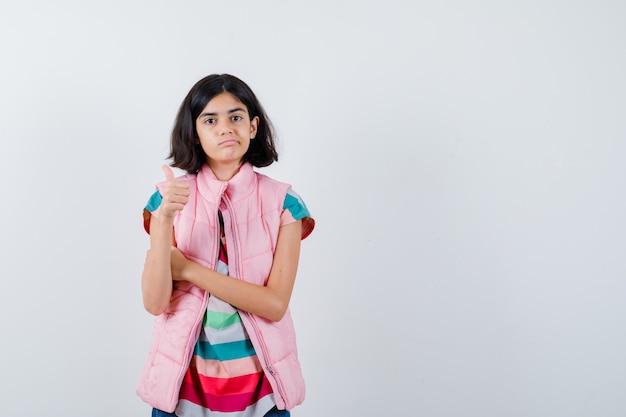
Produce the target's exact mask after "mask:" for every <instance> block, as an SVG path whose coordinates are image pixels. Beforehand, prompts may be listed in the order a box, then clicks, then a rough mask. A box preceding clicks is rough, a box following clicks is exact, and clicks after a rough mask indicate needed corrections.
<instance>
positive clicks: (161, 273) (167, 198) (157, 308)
mask: <svg viewBox="0 0 626 417" xmlns="http://www.w3.org/2000/svg"><path fill="white" fill-rule="evenodd" d="M166 168H167V167H164V172H165V175H166V177H167V185H166V187H165V189H164V192H163V199H162V201H161V205H160V206H159V215H158V216H155V215H153V216H151V219H150V249H149V250H148V253H147V254H146V261H145V264H144V268H143V274H142V276H141V291H142V295H143V304H144V307H145V309H146V310H147V311H148V312H149V313H151V314H154V315H155V316H158V315H159V314H161V313H163V311H165V309H166V308H167V307H168V306H169V303H170V298H171V296H172V272H171V271H172V268H171V261H170V259H171V256H170V250H171V249H170V248H171V247H172V242H173V236H172V234H173V225H174V217H175V216H176V213H178V211H180V210H181V209H182V208H183V207H184V205H185V204H187V200H188V197H189V184H188V183H187V182H186V181H176V180H174V174H173V173H172V171H171V170H170V169H169V168H167V169H166Z"/></svg>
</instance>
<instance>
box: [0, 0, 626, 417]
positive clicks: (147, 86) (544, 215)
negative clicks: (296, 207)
mask: <svg viewBox="0 0 626 417" xmlns="http://www.w3.org/2000/svg"><path fill="white" fill-rule="evenodd" d="M625 19H626V3H624V2H623V1H618V0H615V1H607V0H605V1H601V0H597V1H565V0H563V1H557V0H543V1H533V0H531V1H521V0H512V1H496V0H493V1H488V0H482V1H481V0H479V1H472V2H470V1H461V0H454V1H435V0H430V1H399V0H386V1H343V2H340V1H329V0H316V1H308V2H304V1H261V0H256V1H241V2H231V1H212V0H204V1H151V2H148V1H145V2H144V1H100V2H86V1H68V0H62V1H43V0H37V1H19V2H18V1H17V0H14V1H3V2H2V4H1V5H0V46H1V49H0V62H1V63H0V140H1V146H0V155H1V163H0V176H1V177H2V181H1V182H0V184H1V193H2V198H1V201H0V210H1V212H0V213H1V215H2V222H1V223H0V236H1V238H2V246H1V257H2V258H1V264H0V265H1V268H2V272H1V277H2V278H1V279H2V290H1V293H0V294H1V295H2V302H0V337H1V339H0V340H1V345H0V349H1V350H0V353H1V355H0V415H2V416H7V417H9V416H10V417H17V416H28V417H31V416H42V415H46V416H59V417H61V416H63V417H66V416H81V417H83V416H94V417H97V416H102V417H105V416H106V417H109V416H116V417H123V416H148V415H149V407H148V406H147V405H145V404H143V403H142V402H141V401H140V400H139V399H138V398H137V397H136V396H135V393H134V389H135V385H136V382H137V379H138V375H139V372H140V369H141V366H142V363H143V360H144V358H145V354H146V351H147V348H148V342H149V337H150V332H151V327H152V321H153V319H152V317H151V316H150V315H149V314H148V313H147V312H145V311H144V310H143V307H142V301H141V294H140V285H139V284H140V283H139V281H140V275H141V270H142V266H143V259H144V254H145V250H146V249H147V247H148V239H147V235H146V234H145V233H144V232H143V230H142V225H141V209H142V208H143V206H144V204H145V203H146V201H147V199H148V197H149V195H150V194H151V192H152V191H153V189H154V188H153V187H154V184H155V183H156V182H158V181H161V179H162V173H161V169H160V166H161V165H162V164H163V163H164V162H165V161H164V159H165V157H166V155H167V151H168V147H169V144H168V137H169V133H170V129H171V126H172V122H173V120H174V117H175V113H176V110H177V108H178V106H179V104H180V102H181V101H182V99H183V97H184V96H185V94H186V93H187V91H188V90H189V88H191V86H192V85H193V84H194V83H195V82H196V81H197V80H198V79H200V78H202V77H204V76H205V75H208V74H210V73H216V72H217V73H222V72H227V73H232V74H235V75H237V76H239V77H241V78H242V79H243V80H245V81H246V82H247V83H248V84H249V85H250V86H251V87H252V88H253V89H254V91H255V92H256V93H257V95H258V97H259V98H260V100H261V102H262V103H263V104H264V106H265V108H266V110H267V112H268V113H269V115H270V117H271V118H272V120H273V121H274V123H275V124H276V127H277V130H278V133H279V137H280V150H281V156H280V161H279V163H278V164H276V165H274V166H272V167H270V169H265V170H264V171H263V172H265V173H268V174H270V175H272V176H273V177H275V178H277V179H279V180H283V181H286V182H290V183H291V184H293V186H294V188H295V189H296V190H297V191H298V192H299V193H300V194H301V195H302V196H303V198H304V199H305V201H306V202H307V203H308V205H309V208H310V210H311V212H312V213H313V215H314V217H315V218H316V220H317V228H316V230H315V232H314V233H313V234H312V235H311V237H310V238H309V239H307V240H306V241H305V242H304V243H303V248H302V261H301V265H300V271H299V275H298V279H297V283H296V289H295V293H294V296H293V299H292V311H293V314H294V318H295V320H296V325H297V330H298V339H299V345H300V356H301V361H302V365H303V369H304V372H305V377H306V380H307V387H308V397H307V400H306V401H305V403H304V404H303V405H302V406H300V407H298V408H296V409H295V410H294V413H293V415H294V416H297V417H313V416H315V417H317V416H350V417H352V416H391V415H402V416H464V417H468V416H480V417H502V416H507V417H508V416H524V417H526V416H533V417H540V416H545V417H555V416H564V417H565V416H567V417H576V416H594V417H595V416H603V417H606V416H623V415H625V414H626V397H625V396H624V388H625V387H626V362H625V359H624V358H625V353H624V352H626V336H625V333H624V327H625V325H626V307H625V301H626V299H625V298H626V297H625V291H626V282H625V278H626V263H625V255H624V253H625V250H626V241H625V235H626V221H625V219H624V214H625V210H626V198H625V196H624V190H625V185H626V184H625V183H626V175H625V174H626V172H625V171H626V169H625V167H624V165H625V164H624V159H625V155H624V152H625V151H626V144H625V141H624V139H625V134H626V122H625V115H626V81H625V79H626V77H625V76H624V74H626V48H625V46H624V45H625V41H626V25H625V24H624V22H625Z"/></svg>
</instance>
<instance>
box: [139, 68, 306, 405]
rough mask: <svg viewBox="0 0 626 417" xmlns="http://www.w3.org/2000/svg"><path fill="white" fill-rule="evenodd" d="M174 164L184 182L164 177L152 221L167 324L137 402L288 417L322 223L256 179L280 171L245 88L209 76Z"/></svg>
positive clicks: (158, 331)
mask: <svg viewBox="0 0 626 417" xmlns="http://www.w3.org/2000/svg"><path fill="white" fill-rule="evenodd" d="M169 158H170V159H172V161H173V162H172V166H174V167H177V168H180V169H183V170H185V171H187V174H186V175H184V176H182V177H180V178H174V175H173V173H172V171H171V169H170V168H169V167H167V166H164V167H163V171H164V174H165V179H166V180H165V181H164V182H161V183H159V184H158V185H157V190H156V191H155V192H154V194H153V195H152V197H151V198H150V199H149V201H148V204H147V206H146V208H145V209H144V227H145V228H146V231H148V232H149V234H150V249H149V251H148V253H147V256H146V261H145V266H144V271H143V276H142V293H143V302H144V306H145V308H146V310H148V311H149V312H150V313H152V314H154V315H155V316H158V317H157V319H156V322H155V328H154V333H153V338H152V342H151V345H150V349H149V353H148V359H147V361H146V363H145V366H144V369H143V372H142V376H141V379H140V382H139V385H138V387H137V393H138V395H139V396H140V397H141V398H142V399H143V400H144V401H145V402H147V403H148V404H150V405H151V406H152V407H154V408H153V411H152V416H153V417H156V416H178V417H196V416H220V417H226V416H233V417H261V416H289V415H290V414H289V411H288V410H291V409H292V408H293V407H294V406H296V405H298V404H300V403H301V402H302V401H303V399H304V381H303V379H302V374H301V371H300V364H299V362H298V355H297V350H296V342H295V331H294V327H293V323H292V321H291V317H290V315H289V309H288V305H289V299H290V297H291V292H292V289H293V285H294V281H295V277H296V270H297V267H298V258H299V254H300V240H301V239H304V238H306V237H307V236H308V235H309V234H310V233H311V231H312V230H313V227H314V225H315V222H314V220H313V219H312V218H311V217H310V215H309V212H308V209H307V207H306V206H305V204H304V203H303V201H302V200H301V199H300V197H299V196H298V195H297V194H296V193H295V192H294V191H293V190H292V189H291V187H290V186H289V185H287V184H284V183H281V182H278V181H275V180H273V179H271V178H269V177H267V176H265V175H262V174H259V173H257V172H256V171H254V170H253V166H255V167H264V166H268V165H270V164H271V163H272V162H274V161H276V160H278V154H277V152H276V149H275V145H274V133H273V131H272V125H271V123H270V120H269V119H268V117H267V115H266V114H265V111H264V110H263V108H262V107H261V104H260V103H259V102H258V100H257V98H256V96H255V95H254V93H253V92H252V90H251V89H250V88H249V87H248V85H246V84H245V83H244V82H243V81H241V80H240V79H238V78H236V77H234V76H232V75H228V74H222V75H210V76H208V77H206V78H203V79H202V80H200V81H198V82H197V83H196V84H195V85H194V86H193V88H192V89H191V90H190V91H189V93H188V94H187V96H186V97H185V99H184V100H183V102H182V104H181V106H180V109H179V111H178V115H177V117H176V122H175V124H174V129H173V132H172V137H171V150H170V154H169ZM172 413H174V414H172Z"/></svg>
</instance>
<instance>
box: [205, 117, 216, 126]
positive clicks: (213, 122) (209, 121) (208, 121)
mask: <svg viewBox="0 0 626 417" xmlns="http://www.w3.org/2000/svg"><path fill="white" fill-rule="evenodd" d="M204 124H206V125H212V124H215V119H212V118H209V119H206V120H205V121H204Z"/></svg>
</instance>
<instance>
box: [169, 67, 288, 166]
mask: <svg viewBox="0 0 626 417" xmlns="http://www.w3.org/2000/svg"><path fill="white" fill-rule="evenodd" d="M221 93H230V94H232V95H234V96H235V97H237V99H239V101H241V102H242V103H243V104H245V105H246V107H247V108H248V115H249V116H250V120H252V119H254V118H255V117H257V116H258V117H259V124H258V127H257V134H256V136H255V138H254V140H251V141H250V147H249V148H248V151H247V152H246V153H245V154H244V156H243V158H242V161H241V162H242V163H243V162H250V163H251V164H252V165H254V166H256V167H266V166H268V165H270V164H272V163H273V162H274V161H278V153H277V152H276V146H275V144H274V136H275V133H274V128H273V126H272V123H271V121H270V119H269V118H268V117H267V115H266V114H265V110H263V107H262V106H261V103H259V100H258V99H257V98H256V96H255V94H254V92H252V90H251V89H250V87H248V85H247V84H246V83H245V82H243V81H242V80H240V79H239V78H237V77H235V76H233V75H230V74H213V75H209V76H207V77H204V78H203V79H201V80H200V81H198V82H197V83H196V84H195V85H194V86H193V87H192V88H191V90H189V93H188V94H187V96H186V97H185V99H184V100H183V102H182V104H181V105H180V108H179V109H178V114H177V116H176V121H175V123H174V128H173V130H172V137H171V143H170V154H169V155H168V158H169V159H172V166H174V167H176V168H180V169H184V170H185V171H187V172H188V173H196V172H198V171H199V170H200V168H202V165H204V164H205V163H206V162H207V156H206V154H205V153H204V150H203V149H202V146H200V144H199V143H198V132H197V131H196V119H197V118H198V116H200V113H201V112H202V110H203V109H204V108H205V107H206V105H207V103H208V102H209V101H211V99H213V97H215V96H217V95H219V94H221Z"/></svg>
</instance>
